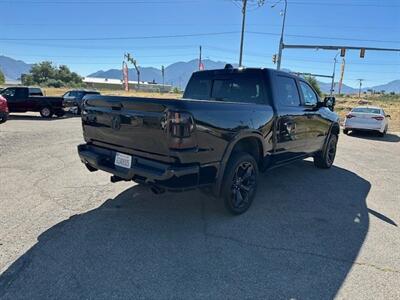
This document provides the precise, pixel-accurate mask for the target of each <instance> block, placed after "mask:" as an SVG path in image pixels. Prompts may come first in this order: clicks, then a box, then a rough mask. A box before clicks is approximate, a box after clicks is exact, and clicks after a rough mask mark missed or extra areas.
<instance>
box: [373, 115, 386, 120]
mask: <svg viewBox="0 0 400 300" xmlns="http://www.w3.org/2000/svg"><path fill="white" fill-rule="evenodd" d="M372 119H375V120H377V121H382V120H383V119H384V117H381V116H376V117H372Z"/></svg>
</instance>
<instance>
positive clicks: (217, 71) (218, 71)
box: [193, 66, 299, 77]
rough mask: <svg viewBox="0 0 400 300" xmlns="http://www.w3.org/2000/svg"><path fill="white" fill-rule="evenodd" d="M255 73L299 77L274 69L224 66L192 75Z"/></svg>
mask: <svg viewBox="0 0 400 300" xmlns="http://www.w3.org/2000/svg"><path fill="white" fill-rule="evenodd" d="M255 71H263V72H268V73H278V74H281V75H285V76H291V77H299V76H297V75H295V74H293V73H289V72H285V71H278V70H275V69H271V68H233V67H229V66H225V68H224V69H213V70H203V71H197V72H194V73H193V74H213V75H215V74H232V73H239V72H243V73H246V72H255Z"/></svg>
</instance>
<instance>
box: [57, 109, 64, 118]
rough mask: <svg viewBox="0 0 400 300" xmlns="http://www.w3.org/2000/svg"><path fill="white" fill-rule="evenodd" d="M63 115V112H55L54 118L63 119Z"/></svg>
mask: <svg viewBox="0 0 400 300" xmlns="http://www.w3.org/2000/svg"><path fill="white" fill-rule="evenodd" d="M64 115H65V112H64V111H58V112H56V116H57V117H58V118H61V117H63V116H64Z"/></svg>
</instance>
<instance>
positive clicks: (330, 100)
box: [324, 96, 336, 111]
mask: <svg viewBox="0 0 400 300" xmlns="http://www.w3.org/2000/svg"><path fill="white" fill-rule="evenodd" d="M335 104H336V98H335V97H333V96H327V97H325V98H324V106H325V107H327V108H329V109H330V110H331V111H333V110H334V108H335Z"/></svg>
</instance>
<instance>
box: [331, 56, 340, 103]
mask: <svg viewBox="0 0 400 300" xmlns="http://www.w3.org/2000/svg"><path fill="white" fill-rule="evenodd" d="M338 55H339V52H338V53H336V55H335V58H334V59H333V72H332V83H331V92H330V96H332V95H333V91H334V90H335V73H336V62H337V56H338Z"/></svg>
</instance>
